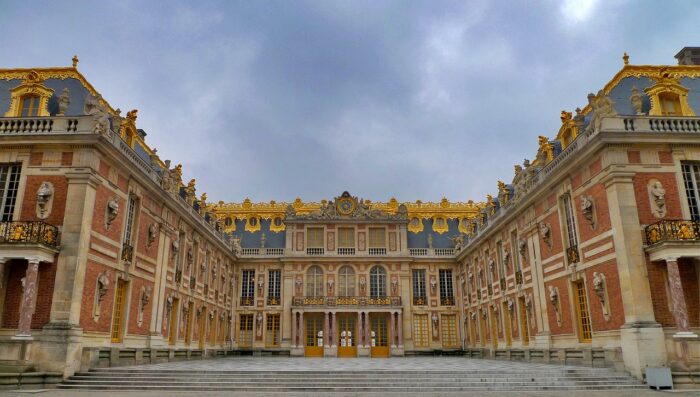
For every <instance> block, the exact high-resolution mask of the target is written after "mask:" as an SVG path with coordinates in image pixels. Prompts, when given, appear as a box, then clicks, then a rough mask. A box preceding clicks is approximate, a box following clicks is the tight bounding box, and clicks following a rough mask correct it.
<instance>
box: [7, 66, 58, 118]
mask: <svg viewBox="0 0 700 397" xmlns="http://www.w3.org/2000/svg"><path fill="white" fill-rule="evenodd" d="M10 95H11V97H10V108H9V109H8V110H7V112H5V117H21V114H20V111H21V107H22V98H23V97H24V96H26V95H35V96H37V97H39V104H38V108H37V114H36V116H42V117H44V116H50V114H49V109H48V104H49V99H50V98H51V96H52V95H53V90H52V89H50V88H47V87H46V86H45V85H44V79H43V78H42V76H41V75H40V74H39V73H38V72H37V71H35V70H30V71H29V72H27V73H25V74H24V76H22V83H21V84H20V85H18V86H16V87H14V88H12V89H10ZM33 116H34V115H30V116H29V117H33Z"/></svg>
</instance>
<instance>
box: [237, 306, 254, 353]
mask: <svg viewBox="0 0 700 397" xmlns="http://www.w3.org/2000/svg"><path fill="white" fill-rule="evenodd" d="M238 325H239V329H238V344H239V346H240V347H252V346H253V315H252V314H241V321H240V322H239V324H238Z"/></svg>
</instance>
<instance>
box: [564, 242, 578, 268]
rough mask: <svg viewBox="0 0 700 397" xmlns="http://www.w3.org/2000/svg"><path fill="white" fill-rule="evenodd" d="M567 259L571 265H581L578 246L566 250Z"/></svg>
mask: <svg viewBox="0 0 700 397" xmlns="http://www.w3.org/2000/svg"><path fill="white" fill-rule="evenodd" d="M566 259H567V260H568V261H569V264H570V265H571V264H574V263H579V262H580V261H581V258H580V257H579V253H578V246H577V245H574V246H571V247H569V248H567V249H566Z"/></svg>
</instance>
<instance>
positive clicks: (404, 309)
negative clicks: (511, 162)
mask: <svg viewBox="0 0 700 397" xmlns="http://www.w3.org/2000/svg"><path fill="white" fill-rule="evenodd" d="M693 51H697V49H693V48H686V49H684V50H683V51H681V52H680V53H679V54H678V55H677V56H676V57H677V58H678V59H679V65H677V66H671V65H662V66H648V65H632V64H629V62H628V57H627V55H625V57H624V65H623V67H622V69H621V70H620V71H618V72H617V73H616V74H615V75H614V76H613V78H612V79H611V81H610V82H609V83H607V84H606V85H605V86H604V87H603V88H602V89H600V90H599V91H598V93H597V94H589V95H588V99H587V102H586V103H583V104H582V107H581V108H579V109H576V110H575V111H574V112H567V111H562V112H561V116H560V117H561V122H562V124H561V127H560V129H559V131H556V132H552V135H551V136H549V137H548V136H540V137H539V148H538V150H537V153H534V157H533V158H532V160H527V159H526V160H525V161H524V162H523V163H522V164H518V165H515V174H514V176H513V177H512V179H510V181H509V182H503V181H499V182H498V184H497V186H496V189H495V190H494V195H488V196H487V197H486V198H485V199H483V200H476V201H471V200H470V201H465V202H450V201H448V200H447V199H443V200H442V201H440V202H437V203H432V202H421V201H415V202H400V201H397V200H396V199H394V198H391V199H389V200H388V201H386V202H375V201H370V200H368V199H363V198H358V197H356V196H353V195H352V194H350V193H349V192H342V193H341V192H331V193H332V196H335V197H334V198H332V199H329V200H321V201H319V202H306V201H302V200H301V199H297V200H295V201H293V202H290V203H280V202H274V201H272V202H269V203H253V202H251V201H250V200H248V199H245V200H244V201H242V202H238V203H226V202H224V201H219V202H218V203H212V202H208V201H207V198H206V194H201V195H198V194H197V192H196V182H195V180H194V179H192V180H190V181H189V182H186V181H185V180H183V170H182V167H181V166H180V165H176V166H175V165H173V164H171V162H170V161H169V160H165V161H163V160H162V159H161V158H160V157H159V155H158V154H157V153H156V151H155V150H154V149H152V148H151V147H150V146H149V145H148V144H147V143H146V132H145V131H143V130H141V129H139V128H138V127H137V126H136V121H137V111H136V110H131V111H129V112H127V113H126V115H125V116H122V115H121V112H120V110H119V109H115V108H114V107H112V105H110V104H109V103H108V102H107V101H106V100H105V99H104V98H102V96H101V95H100V94H99V92H98V91H97V90H96V89H95V88H94V87H93V86H92V85H91V84H90V83H89V82H88V81H87V80H86V79H85V77H84V76H83V75H82V74H81V73H80V72H79V71H78V69H77V64H78V60H77V58H74V59H73V65H72V66H70V67H58V68H30V69H0V111H1V112H2V114H3V115H4V117H1V118H0V200H1V201H0V205H1V206H2V207H0V211H2V212H1V214H2V219H0V318H1V323H0V365H2V366H4V367H5V371H6V372H10V371H11V372H25V373H40V374H43V375H41V376H43V377H44V378H43V379H44V380H45V382H46V383H48V382H49V380H48V378H50V377H54V378H58V379H60V378H62V377H66V376H70V375H72V374H73V373H74V372H76V371H78V370H80V369H87V368H90V367H96V366H110V365H124V364H134V363H136V364H138V363H150V362H161V361H171V360H186V359H193V358H200V357H207V356H218V355H228V354H253V355H258V354H285V355H293V356H332V357H335V356H339V357H356V356H370V357H391V356H404V355H415V354H459V355H466V356H470V357H493V358H499V359H514V360H528V361H539V362H563V363H570V364H571V363H574V364H582V365H593V366H615V367H616V368H618V369H621V370H626V371H629V372H630V373H632V374H633V375H635V376H637V377H639V378H642V377H643V376H644V371H645V368H647V367H662V366H666V367H671V368H672V370H673V371H674V372H675V374H676V381H677V382H684V381H690V380H692V377H693V376H696V377H697V376H698V371H700V339H699V338H698V333H699V331H700V118H698V117H697V116H696V114H695V111H700V79H699V78H700V66H699V65H697V64H695V63H694V61H693V60H695V59H697V58H696V57H695V58H693V54H694V52H693ZM467 179H468V177H467V176H465V181H464V182H465V183H466V181H467ZM693 374H695V375H693ZM696 381H697V380H696Z"/></svg>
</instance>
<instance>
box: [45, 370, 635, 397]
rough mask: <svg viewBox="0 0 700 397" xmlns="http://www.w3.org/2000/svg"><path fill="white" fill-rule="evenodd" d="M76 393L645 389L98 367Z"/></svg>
mask: <svg viewBox="0 0 700 397" xmlns="http://www.w3.org/2000/svg"><path fill="white" fill-rule="evenodd" d="M58 387H59V388H61V389H73V390H79V389H82V390H143V391H148V390H153V391H192V392H197V391H239V392H251V393H252V392H307V393H308V392H322V393H328V392H460V391H487V390H489V391H542V390H621V389H645V388H646V387H645V386H644V385H643V384H642V383H641V382H639V381H638V380H636V379H634V378H632V377H630V376H629V375H627V374H621V373H615V372H613V371H612V370H611V369H608V368H587V367H561V366H552V367H551V368H547V367H537V368H533V369H531V370H528V369H527V368H524V369H523V368H520V369H509V370H504V369H502V368H500V369H483V370H470V371H464V370H430V369H426V370H361V369H356V370H355V369H353V370H342V371H338V370H325V371H324V370H309V369H306V370H280V371H271V370H264V371H260V370H221V371H217V370H197V369H193V370H187V369H163V368H148V366H144V367H141V368H138V367H129V368H96V369H93V370H91V371H89V372H83V373H77V374H76V375H75V376H73V377H71V378H70V379H68V380H66V381H64V382H63V383H61V384H59V385H58Z"/></svg>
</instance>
